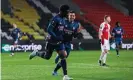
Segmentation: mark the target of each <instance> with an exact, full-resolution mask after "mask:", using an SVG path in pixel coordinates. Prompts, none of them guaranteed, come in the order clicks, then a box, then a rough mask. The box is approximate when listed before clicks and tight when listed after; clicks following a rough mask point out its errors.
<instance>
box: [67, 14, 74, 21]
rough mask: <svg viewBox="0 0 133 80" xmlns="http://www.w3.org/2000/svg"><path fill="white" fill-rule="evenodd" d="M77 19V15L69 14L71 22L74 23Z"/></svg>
mask: <svg viewBox="0 0 133 80" xmlns="http://www.w3.org/2000/svg"><path fill="white" fill-rule="evenodd" d="M75 18H76V15H75V13H69V14H68V19H69V21H74V20H75Z"/></svg>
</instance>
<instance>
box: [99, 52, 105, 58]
mask: <svg viewBox="0 0 133 80" xmlns="http://www.w3.org/2000/svg"><path fill="white" fill-rule="evenodd" d="M103 56H104V53H103V52H102V53H101V55H100V59H99V60H102V59H103Z"/></svg>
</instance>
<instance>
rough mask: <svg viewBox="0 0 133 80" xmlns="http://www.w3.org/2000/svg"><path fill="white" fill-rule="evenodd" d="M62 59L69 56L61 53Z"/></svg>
mask: <svg viewBox="0 0 133 80" xmlns="http://www.w3.org/2000/svg"><path fill="white" fill-rule="evenodd" d="M59 57H60V59H65V58H66V57H67V55H64V54H59Z"/></svg>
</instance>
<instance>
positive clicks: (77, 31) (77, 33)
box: [74, 23, 82, 38]
mask: <svg viewBox="0 0 133 80" xmlns="http://www.w3.org/2000/svg"><path fill="white" fill-rule="evenodd" d="M81 30H82V26H81V24H80V23H78V27H77V28H76V30H75V31H74V38H76V37H77V36H78V35H79V33H80V32H81Z"/></svg>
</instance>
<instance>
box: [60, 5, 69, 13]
mask: <svg viewBox="0 0 133 80" xmlns="http://www.w3.org/2000/svg"><path fill="white" fill-rule="evenodd" d="M69 8H70V7H69V6H68V5H66V4H64V5H61V6H60V8H59V10H60V11H61V12H64V11H68V10H69Z"/></svg>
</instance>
